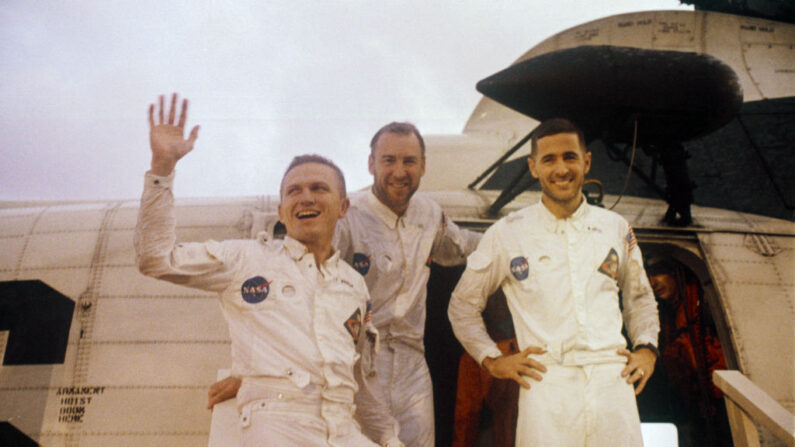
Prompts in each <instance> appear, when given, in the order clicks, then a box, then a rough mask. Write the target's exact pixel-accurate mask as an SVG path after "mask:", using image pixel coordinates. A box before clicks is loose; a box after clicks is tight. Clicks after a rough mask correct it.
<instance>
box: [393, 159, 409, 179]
mask: <svg viewBox="0 0 795 447" xmlns="http://www.w3.org/2000/svg"><path fill="white" fill-rule="evenodd" d="M407 172H408V171H407V170H406V166H404V165H403V163H397V164H396V165H395V170H394V171H392V175H394V176H395V177H397V178H403V177H405V176H406V173H407Z"/></svg>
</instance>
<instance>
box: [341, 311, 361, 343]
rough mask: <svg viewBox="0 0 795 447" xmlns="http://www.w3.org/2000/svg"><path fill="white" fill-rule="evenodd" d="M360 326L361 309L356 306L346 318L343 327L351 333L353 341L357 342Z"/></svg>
mask: <svg viewBox="0 0 795 447" xmlns="http://www.w3.org/2000/svg"><path fill="white" fill-rule="evenodd" d="M361 327H362V310H361V309H359V308H358V307H357V308H356V312H354V313H353V314H352V315H351V316H350V317H348V320H347V321H345V329H347V330H348V333H349V334H351V337H353V342H354V343H359V329H361Z"/></svg>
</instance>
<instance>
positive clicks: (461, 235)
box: [208, 122, 481, 447]
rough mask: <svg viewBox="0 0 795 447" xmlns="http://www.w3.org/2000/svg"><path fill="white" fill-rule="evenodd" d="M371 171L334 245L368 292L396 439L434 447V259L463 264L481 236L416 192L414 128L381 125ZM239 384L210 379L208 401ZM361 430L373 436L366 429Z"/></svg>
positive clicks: (419, 155) (419, 150) (420, 149)
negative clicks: (430, 312)
mask: <svg viewBox="0 0 795 447" xmlns="http://www.w3.org/2000/svg"><path fill="white" fill-rule="evenodd" d="M368 168H369V170H370V174H372V175H373V180H374V181H373V187H372V189H371V190H369V191H365V192H362V193H356V194H352V195H351V205H350V208H349V209H348V212H347V214H346V215H345V217H344V218H343V219H341V220H340V221H339V224H338V225H337V231H336V235H335V238H334V246H335V247H337V248H338V249H339V251H340V258H341V259H344V260H345V261H347V262H348V263H349V264H350V265H352V266H353V268H354V269H356V271H358V272H359V273H360V274H361V275H362V276H363V277H364V280H365V282H366V283H367V288H368V290H369V291H370V297H371V300H372V303H373V323H374V324H375V326H376V328H377V329H378V332H379V334H380V337H381V340H382V341H383V343H382V344H383V345H384V346H382V349H381V350H380V351H379V352H378V354H377V356H376V362H375V364H376V371H377V377H378V379H379V382H380V384H381V388H382V390H383V392H384V394H385V398H386V401H387V404H388V405H389V408H390V410H391V414H392V416H393V417H394V418H395V419H397V421H398V422H399V424H400V435H399V437H400V440H401V441H402V442H404V443H405V444H406V446H409V447H433V445H434V444H435V429H434V411H433V388H432V385H431V377H430V373H429V371H428V365H427V363H426V361H425V348H424V344H423V337H424V333H425V313H426V306H425V300H426V295H427V284H428V277H429V275H430V270H431V269H430V266H431V260H433V261H434V262H437V263H438V264H440V265H445V266H452V265H460V264H463V263H464V262H466V257H467V255H469V253H471V252H472V251H473V250H474V249H475V247H476V246H477V243H478V241H479V240H480V237H481V234H480V233H476V232H473V231H468V230H462V229H460V228H459V227H458V226H457V225H455V223H453V222H452V221H451V220H450V219H448V218H447V217H446V216H445V214H444V213H443V212H442V209H441V207H439V205H438V204H436V202H434V201H433V200H431V199H429V198H427V197H425V196H424V195H422V194H415V192H416V191H417V189H418V188H419V184H420V178H421V177H422V176H423V175H424V174H425V142H424V140H423V138H422V135H420V133H419V131H418V130H417V128H416V127H415V126H414V125H412V124H410V123H397V122H393V123H389V124H387V125H385V126H384V127H382V128H381V129H379V130H378V132H376V134H375V135H374V136H373V138H372V140H371V142H370V156H369V158H368ZM238 386H239V383H237V381H236V380H235V379H234V378H230V379H225V380H221V381H219V382H217V383H215V384H213V386H212V387H211V389H210V392H209V405H208V406H210V407H212V406H213V405H214V404H215V403H218V402H221V401H223V400H225V399H228V398H231V397H232V396H234V395H235V393H236V390H237V387H238ZM364 431H365V433H367V434H368V435H370V436H374V435H373V434H371V433H370V432H369V430H368V427H367V426H365V427H364Z"/></svg>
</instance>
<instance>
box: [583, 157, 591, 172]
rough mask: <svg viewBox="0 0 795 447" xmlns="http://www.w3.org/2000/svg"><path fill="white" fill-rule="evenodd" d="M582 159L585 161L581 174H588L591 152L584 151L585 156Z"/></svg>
mask: <svg viewBox="0 0 795 447" xmlns="http://www.w3.org/2000/svg"><path fill="white" fill-rule="evenodd" d="M583 160H584V161H585V169H583V171H582V175H583V176H584V175H586V174H588V171H590V170H591V153H590V152H586V153H585V158H584V159H583Z"/></svg>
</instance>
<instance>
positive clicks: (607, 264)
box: [599, 248, 618, 279]
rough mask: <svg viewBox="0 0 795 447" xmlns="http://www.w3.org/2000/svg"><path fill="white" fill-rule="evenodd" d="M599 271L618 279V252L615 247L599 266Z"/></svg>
mask: <svg viewBox="0 0 795 447" xmlns="http://www.w3.org/2000/svg"><path fill="white" fill-rule="evenodd" d="M599 271H600V272H601V273H604V274H605V275H607V276H609V277H611V278H613V279H618V253H616V250H615V249H614V248H611V249H610V251H609V252H608V253H607V257H606V258H605V260H604V261H602V265H600V266H599Z"/></svg>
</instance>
